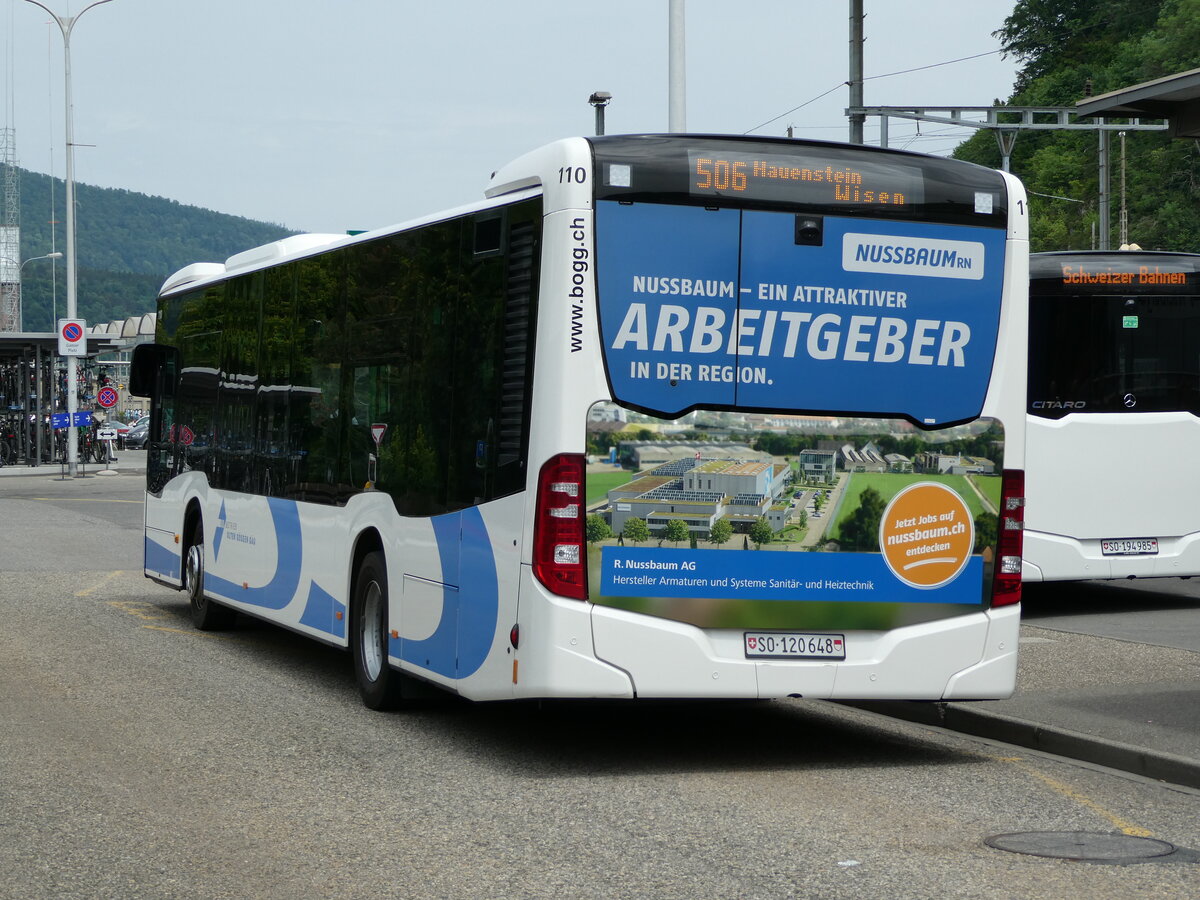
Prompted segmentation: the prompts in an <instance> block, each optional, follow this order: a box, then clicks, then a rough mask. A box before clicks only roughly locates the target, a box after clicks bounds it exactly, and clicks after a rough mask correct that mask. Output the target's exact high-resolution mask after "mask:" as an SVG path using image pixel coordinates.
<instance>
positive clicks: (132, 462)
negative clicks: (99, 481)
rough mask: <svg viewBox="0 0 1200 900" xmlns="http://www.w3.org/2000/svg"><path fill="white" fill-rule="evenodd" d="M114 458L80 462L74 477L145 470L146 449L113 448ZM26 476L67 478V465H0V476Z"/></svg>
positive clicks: (131, 473) (138, 472) (133, 473)
mask: <svg viewBox="0 0 1200 900" xmlns="http://www.w3.org/2000/svg"><path fill="white" fill-rule="evenodd" d="M113 452H114V454H115V456H116V459H115V460H114V461H112V462H109V463H107V464H105V463H98V462H92V461H90V460H89V461H88V462H86V463H85V462H80V463H79V466H78V474H77V475H75V476H74V477H75V478H76V479H84V478H91V477H93V476H96V477H106V476H108V475H117V474H120V475H138V474H143V475H144V474H145V472H146V451H145V450H114V451H113ZM22 476H26V477H41V478H63V479H66V478H69V477H71V476H68V475H67V467H66V466H65V465H61V464H59V463H57V462H52V463H50V462H44V463H42V464H41V465H37V466H31V465H27V464H25V463H23V462H20V463H9V464H8V465H6V466H0V478H20V477H22Z"/></svg>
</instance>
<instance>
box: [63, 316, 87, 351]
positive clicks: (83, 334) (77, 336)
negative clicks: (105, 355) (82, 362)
mask: <svg viewBox="0 0 1200 900" xmlns="http://www.w3.org/2000/svg"><path fill="white" fill-rule="evenodd" d="M58 355H59V356H87V320H86V319H59V320H58Z"/></svg>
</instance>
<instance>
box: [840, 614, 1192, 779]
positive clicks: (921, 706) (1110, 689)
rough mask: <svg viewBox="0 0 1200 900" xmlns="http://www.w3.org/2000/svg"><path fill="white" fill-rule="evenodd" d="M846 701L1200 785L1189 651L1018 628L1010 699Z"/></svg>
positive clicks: (1138, 772)
mask: <svg viewBox="0 0 1200 900" xmlns="http://www.w3.org/2000/svg"><path fill="white" fill-rule="evenodd" d="M1197 627H1200V622H1198V623H1197ZM851 705H853V706H857V707H860V708H862V709H868V710H872V711H874V712H879V713H884V714H886V715H890V716H895V717H897V718H902V719H907V720H910V721H915V722H922V723H925V724H928V725H939V726H942V727H944V728H948V729H951V730H953V731H959V732H962V733H965V734H973V735H976V736H979V737H986V738H991V739H994V740H998V741H1003V742H1005V743H1010V744H1017V745H1018V746H1022V747H1029V748H1031V749H1035V750H1042V751H1045V752H1047V753H1055V754H1058V755H1060V756H1067V757H1070V758H1072V759H1078V760H1083V761H1086V762H1092V763H1096V764H1098V765H1104V766H1110V767H1112V768H1114V769H1121V770H1123V771H1127V772H1134V773H1136V774H1139V775H1144V776H1146V777H1149V778H1155V779H1160V780H1162V781H1169V782H1171V783H1173V784H1180V785H1186V786H1188V787H1194V788H1200V654H1198V653H1195V652H1193V651H1190V650H1180V649H1174V648H1171V647H1159V646H1155V645H1151V644H1141V643H1135V642H1131V641H1122V640H1116V639H1113V638H1104V637H1095V636H1091V635H1084V634H1075V633H1072V632H1066V631H1052V630H1050V629H1047V628H1039V627H1036V626H1033V625H1022V626H1021V656H1020V663H1019V666H1018V674H1017V690H1016V693H1015V694H1014V695H1013V696H1012V697H1011V698H1010V699H1008V700H995V701H980V702H952V703H910V702H905V701H883V702H864V703H854V704H851Z"/></svg>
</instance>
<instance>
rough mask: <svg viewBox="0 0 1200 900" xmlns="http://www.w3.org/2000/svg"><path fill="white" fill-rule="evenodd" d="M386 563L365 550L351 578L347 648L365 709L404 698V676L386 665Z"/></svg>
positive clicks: (378, 554)
mask: <svg viewBox="0 0 1200 900" xmlns="http://www.w3.org/2000/svg"><path fill="white" fill-rule="evenodd" d="M387 648H388V599H387V563H386V562H385V560H384V557H383V553H382V552H380V551H378V550H375V551H372V552H371V553H368V554H367V555H366V557H364V559H363V561H362V565H361V566H359V569H358V577H357V578H356V579H355V580H354V594H353V597H352V598H351V601H350V652H351V653H352V654H353V656H354V675H355V677H356V678H357V680H358V691H359V693H360V694H361V695H362V701H363V703H364V704H365V705H366V706H367V708H368V709H379V710H383V709H395V708H396V707H398V706H400V704H401V701H402V700H403V695H402V693H401V681H402V679H403V677H404V676H402V675H401V674H400V672H399V671H397V670H396V669H393V668H392V667H391V666H390V665H388V658H387V657H388V653H387Z"/></svg>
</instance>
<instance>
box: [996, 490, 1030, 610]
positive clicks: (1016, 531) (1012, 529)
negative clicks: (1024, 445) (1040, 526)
mask: <svg viewBox="0 0 1200 900" xmlns="http://www.w3.org/2000/svg"><path fill="white" fill-rule="evenodd" d="M1024 529H1025V473H1024V472H1023V471H1021V470H1020V469H1005V470H1004V475H1003V477H1002V481H1001V486H1000V521H999V522H998V523H997V531H998V534H997V536H996V569H995V574H994V575H993V576H992V606H1009V605H1011V604H1013V603H1020V602H1021V547H1022V544H1023V542H1024V539H1023V531H1024Z"/></svg>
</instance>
